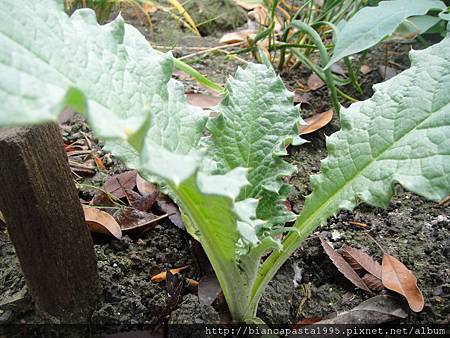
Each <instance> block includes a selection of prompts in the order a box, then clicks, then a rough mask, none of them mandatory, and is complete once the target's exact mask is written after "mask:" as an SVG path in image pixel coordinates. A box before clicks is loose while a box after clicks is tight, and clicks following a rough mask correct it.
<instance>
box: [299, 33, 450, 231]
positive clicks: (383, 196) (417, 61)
mask: <svg viewBox="0 0 450 338" xmlns="http://www.w3.org/2000/svg"><path fill="white" fill-rule="evenodd" d="M411 61H412V65H411V68H410V69H408V70H406V71H404V72H403V73H401V74H399V75H398V76H396V77H394V78H392V79H391V80H389V81H387V82H384V83H381V84H378V85H376V86H375V94H374V96H373V97H372V98H371V99H369V100H367V101H364V102H360V103H356V104H353V105H351V106H350V107H349V108H348V109H343V110H342V116H341V124H342V130H341V131H339V132H337V133H335V134H334V135H332V136H331V137H330V138H328V140H327V148H328V151H329V156H328V158H327V159H325V160H324V161H323V163H322V170H321V174H319V175H316V176H313V177H312V179H311V184H312V186H313V193H312V194H311V195H310V196H308V198H307V200H306V203H305V207H304V210H303V211H302V213H301V215H300V217H299V219H298V224H299V225H300V226H301V227H302V226H303V227H306V228H309V227H311V226H313V224H312V223H315V224H318V223H323V222H325V221H326V219H327V218H328V217H329V216H331V215H332V214H334V213H336V212H337V211H338V210H339V209H352V208H353V207H354V206H355V205H356V204H357V203H358V202H359V201H363V202H366V203H369V204H371V205H374V206H380V207H386V206H387V205H388V203H389V201H390V199H391V197H392V194H393V192H394V184H395V183H398V184H401V185H403V186H404V187H405V188H407V189H408V190H410V191H412V192H415V193H416V194H419V195H422V196H424V197H426V198H428V199H432V200H439V199H441V198H443V197H445V196H447V195H448V194H449V193H450V86H449V83H450V39H449V38H446V39H444V40H443V41H442V42H440V43H439V44H436V45H433V46H432V47H430V48H428V49H426V50H423V51H413V52H411Z"/></svg>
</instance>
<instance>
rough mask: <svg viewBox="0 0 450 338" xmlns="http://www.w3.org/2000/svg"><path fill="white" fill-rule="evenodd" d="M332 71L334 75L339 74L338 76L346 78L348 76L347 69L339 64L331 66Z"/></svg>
mask: <svg viewBox="0 0 450 338" xmlns="http://www.w3.org/2000/svg"><path fill="white" fill-rule="evenodd" d="M330 69H331V71H332V72H333V73H334V74H338V75H342V76H345V75H346V74H347V72H346V71H345V69H344V68H342V67H341V66H340V65H339V64H337V63H334V64H333V65H332V66H331V68H330Z"/></svg>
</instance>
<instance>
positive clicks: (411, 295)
mask: <svg viewBox="0 0 450 338" xmlns="http://www.w3.org/2000/svg"><path fill="white" fill-rule="evenodd" d="M381 277H382V281H383V285H384V286H385V287H386V288H387V289H389V290H392V291H395V292H398V293H399V294H401V295H403V296H404V297H405V298H406V300H407V301H408V304H409V307H410V308H411V310H413V311H414V312H420V311H422V309H423V307H424V299H423V295H422V292H421V291H420V289H419V288H418V287H417V278H416V276H414V275H413V273H412V272H411V271H410V270H408V268H407V267H406V266H405V265H404V264H403V263H402V262H400V261H399V260H398V259H397V258H395V257H393V256H390V255H384V256H383V264H382V273H381Z"/></svg>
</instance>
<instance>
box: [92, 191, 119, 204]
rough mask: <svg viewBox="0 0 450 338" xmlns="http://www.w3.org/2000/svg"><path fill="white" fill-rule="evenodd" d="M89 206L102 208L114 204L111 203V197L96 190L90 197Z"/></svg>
mask: <svg viewBox="0 0 450 338" xmlns="http://www.w3.org/2000/svg"><path fill="white" fill-rule="evenodd" d="M89 205H92V206H102V207H112V206H114V202H113V201H112V198H111V195H108V194H107V193H105V192H104V191H103V190H97V191H96V192H95V194H94V197H92V199H91V201H90V202H89Z"/></svg>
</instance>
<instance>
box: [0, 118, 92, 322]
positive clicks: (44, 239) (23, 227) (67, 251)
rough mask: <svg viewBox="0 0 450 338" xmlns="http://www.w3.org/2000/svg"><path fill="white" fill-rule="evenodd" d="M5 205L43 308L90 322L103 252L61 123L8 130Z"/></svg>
mask: <svg viewBox="0 0 450 338" xmlns="http://www.w3.org/2000/svg"><path fill="white" fill-rule="evenodd" d="M0 210H1V211H2V213H3V215H4V217H5V220H6V223H7V229H8V233H9V235H10V237H11V240H12V242H13V244H14V247H15V249H16V253H17V256H18V258H19V261H20V265H21V267H22V271H23V274H24V276H25V279H26V283H27V285H28V288H29V290H30V292H31V295H32V297H33V299H34V301H35V304H36V305H37V307H38V308H39V309H40V310H43V311H45V312H47V313H49V314H51V315H52V316H54V317H56V318H58V319H60V320H61V321H63V322H71V323H76V322H87V321H88V320H89V318H90V316H91V315H92V312H93V310H94V309H95V303H96V298H97V290H98V286H99V283H98V273H97V266H96V258H95V252H94V246H93V243H92V238H91V236H90V234H89V231H88V229H87V227H86V225H85V223H84V216H83V210H82V208H81V205H80V202H79V199H78V194H77V191H76V189H75V185H74V183H73V179H72V176H71V172H70V168H69V165H68V162H67V156H66V153H65V151H64V147H63V142H62V138H61V134H60V131H59V128H58V126H57V125H56V124H46V125H42V126H36V127H30V128H10V129H0Z"/></svg>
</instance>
